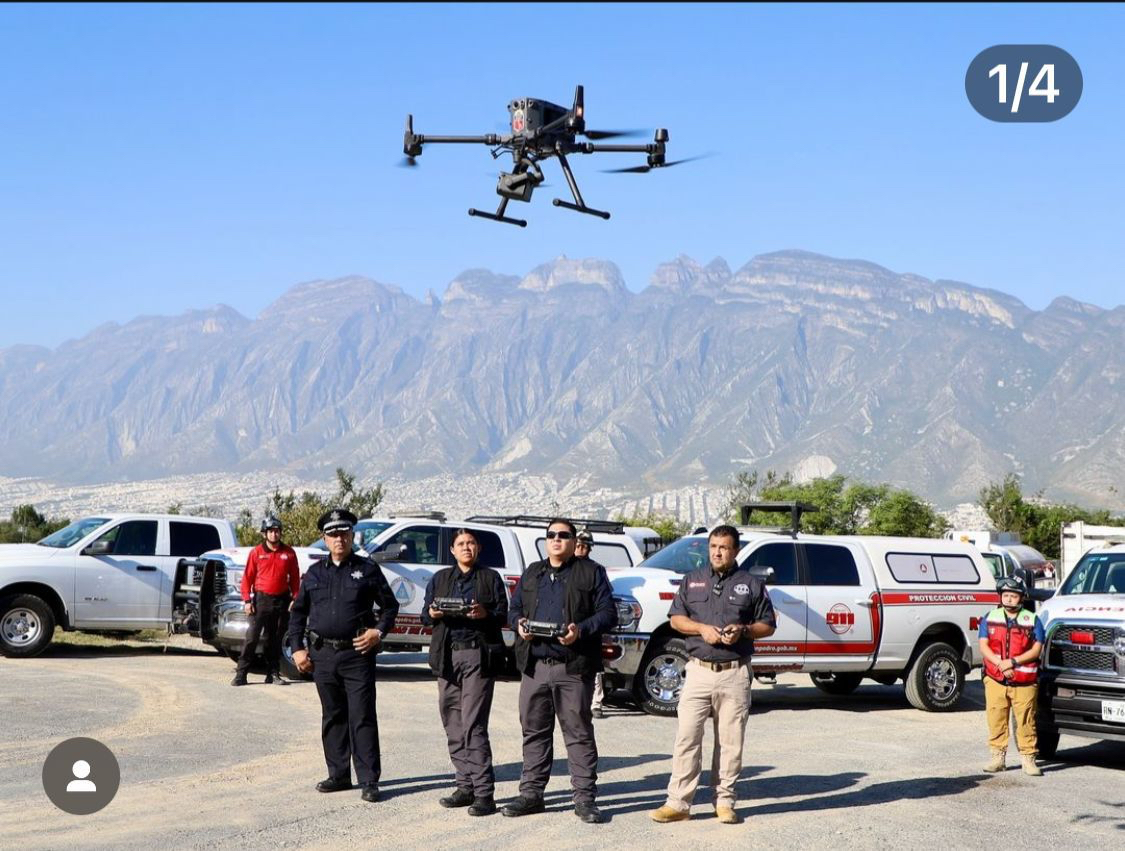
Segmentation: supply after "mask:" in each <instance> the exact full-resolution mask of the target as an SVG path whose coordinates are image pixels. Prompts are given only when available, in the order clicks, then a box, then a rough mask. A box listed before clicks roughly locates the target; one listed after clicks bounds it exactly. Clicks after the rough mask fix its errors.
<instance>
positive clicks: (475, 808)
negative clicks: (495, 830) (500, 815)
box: [469, 795, 496, 816]
mask: <svg viewBox="0 0 1125 851" xmlns="http://www.w3.org/2000/svg"><path fill="white" fill-rule="evenodd" d="M494 812H496V801H495V800H493V798H492V796H491V795H489V796H488V797H487V798H477V799H476V800H475V801H473V805H472V806H471V807H469V815H471V816H490V815H492V814H493V813H494Z"/></svg>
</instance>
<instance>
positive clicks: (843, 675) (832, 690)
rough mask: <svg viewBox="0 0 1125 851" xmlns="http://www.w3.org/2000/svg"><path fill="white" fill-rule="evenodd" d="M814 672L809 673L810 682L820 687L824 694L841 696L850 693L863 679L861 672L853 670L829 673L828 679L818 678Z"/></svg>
mask: <svg viewBox="0 0 1125 851" xmlns="http://www.w3.org/2000/svg"><path fill="white" fill-rule="evenodd" d="M816 677H817V675H816V674H809V679H811V680H812V684H813V685H814V686H816V687H817V688H818V689H820V690H821V691H822V692H824V693H825V694H831V695H835V696H837V697H841V696H843V695H845V694H851V693H852V692H853V691H855V690H856V689H857V688H859V684H860V683H861V682H862V681H863V674H861V673H856V672H854V671H842V672H840V673H833V674H829V676H828V679H826V680H818V679H817V678H816Z"/></svg>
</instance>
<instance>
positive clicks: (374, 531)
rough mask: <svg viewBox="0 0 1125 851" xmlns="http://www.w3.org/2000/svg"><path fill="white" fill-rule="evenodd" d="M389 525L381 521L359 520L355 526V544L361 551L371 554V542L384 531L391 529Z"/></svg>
mask: <svg viewBox="0 0 1125 851" xmlns="http://www.w3.org/2000/svg"><path fill="white" fill-rule="evenodd" d="M391 525H392V524H391V523H389V522H384V521H382V520H360V521H359V522H358V523H356V524H355V542H356V543H357V544H358V545H359V546H360V547H362V548H363V549H365V550H367V551H368V552H371V542H372V541H374V540H375V538H376V537H378V535H379V533H380V532H382V531H383V530H384V529H389V528H391Z"/></svg>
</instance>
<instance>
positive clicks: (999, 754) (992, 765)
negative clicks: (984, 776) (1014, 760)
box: [984, 750, 1008, 774]
mask: <svg viewBox="0 0 1125 851" xmlns="http://www.w3.org/2000/svg"><path fill="white" fill-rule="evenodd" d="M1007 757H1008V752H1007V751H998V750H993V751H992V759H991V760H990V761H989V763H988V765H986V766H985V767H984V770H985V771H987V772H988V773H989V774H996V773H997V772H998V771H1003V770H1004V769H1005V768H1007V765H1006V763H1005V761H1006V759H1007Z"/></svg>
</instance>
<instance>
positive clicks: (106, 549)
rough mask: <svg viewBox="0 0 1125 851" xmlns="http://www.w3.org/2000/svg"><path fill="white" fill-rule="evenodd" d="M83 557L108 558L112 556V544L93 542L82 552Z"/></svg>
mask: <svg viewBox="0 0 1125 851" xmlns="http://www.w3.org/2000/svg"><path fill="white" fill-rule="evenodd" d="M82 555H84V556H108V555H113V542H112V541H94V543H92V544H90V546H88V547H86V549H84V550H83V551H82Z"/></svg>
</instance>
